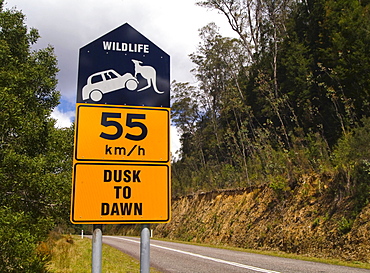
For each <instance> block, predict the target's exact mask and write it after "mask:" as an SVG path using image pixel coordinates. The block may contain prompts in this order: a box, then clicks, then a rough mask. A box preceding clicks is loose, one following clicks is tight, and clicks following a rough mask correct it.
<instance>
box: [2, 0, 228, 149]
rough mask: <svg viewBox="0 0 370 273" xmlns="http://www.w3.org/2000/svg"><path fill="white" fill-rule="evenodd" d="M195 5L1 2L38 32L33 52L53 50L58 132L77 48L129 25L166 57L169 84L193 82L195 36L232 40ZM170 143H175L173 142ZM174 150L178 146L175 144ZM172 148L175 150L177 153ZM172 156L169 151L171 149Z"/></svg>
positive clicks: (125, 0) (68, 107) (70, 95)
mask: <svg viewBox="0 0 370 273" xmlns="http://www.w3.org/2000/svg"><path fill="white" fill-rule="evenodd" d="M196 2H197V0H104V1H102V0H6V5H5V7H7V8H11V7H16V9H18V10H22V11H23V13H24V14H25V15H26V24H27V26H28V27H34V28H36V29H38V30H39V33H40V35H41V39H40V40H39V42H38V44H37V47H39V48H44V47H45V46H47V45H48V44H50V45H52V46H53V47H54V48H55V54H56V55H57V59H58V63H59V65H58V66H59V69H60V72H59V73H58V81H59V84H58V90H59V91H60V92H61V94H62V99H61V104H60V106H58V108H57V109H56V110H55V111H54V117H55V118H57V119H58V122H59V126H69V124H70V123H71V121H72V120H73V118H74V114H75V112H74V111H75V103H76V86H77V67H78V51H79V48H81V47H83V46H84V45H86V44H88V43H90V42H91V41H93V40H95V39H97V38H99V37H100V36H102V35H104V34H106V33H107V32H110V31H111V30H113V29H115V28H117V27H118V26H121V25H122V24H124V23H129V24H130V25H131V26H132V27H134V28H135V29H136V30H137V31H139V32H140V33H141V34H143V35H144V36H145V37H146V38H148V39H149V40H151V41H152V42H153V43H154V44H156V45H157V46H159V47H160V48H161V49H162V50H164V51H165V52H167V53H168V54H169V55H170V56H171V81H172V80H176V81H180V82H188V81H189V82H194V81H195V79H194V77H193V75H192V74H191V72H190V70H191V69H192V68H193V64H192V63H191V61H190V59H189V54H191V53H193V52H195V51H196V48H197V45H198V43H199V42H200V39H199V36H198V34H199V32H198V30H199V29H200V28H202V27H203V26H205V25H207V24H208V23H210V22H215V23H216V24H217V25H218V26H219V27H220V32H221V34H223V35H225V36H232V35H233V33H232V31H231V30H230V27H229V26H228V24H227V20H226V18H225V17H224V16H223V15H221V14H219V13H218V12H217V11H210V10H207V9H205V8H202V7H199V6H197V5H195V3H196ZM172 139H173V140H174V139H175V138H174V137H172ZM173 145H175V146H177V144H176V143H173ZM176 148H177V147H176ZM172 150H173V149H172Z"/></svg>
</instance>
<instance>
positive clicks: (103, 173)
mask: <svg viewBox="0 0 370 273" xmlns="http://www.w3.org/2000/svg"><path fill="white" fill-rule="evenodd" d="M73 171H74V174H73V192H72V207H71V221H72V223H74V224H81V223H89V224H99V223H102V224H107V223H112V224H114V223H163V222H168V221H169V220H170V202H171V192H170V185H169V183H170V182H169V181H170V165H169V163H168V164H120V163H116V164H114V163H77V164H75V166H74V170H73Z"/></svg>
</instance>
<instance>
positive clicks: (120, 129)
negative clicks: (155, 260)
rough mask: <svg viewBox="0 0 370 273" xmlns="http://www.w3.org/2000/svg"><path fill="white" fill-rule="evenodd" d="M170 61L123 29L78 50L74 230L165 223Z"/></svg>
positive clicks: (128, 28) (168, 193)
mask: <svg viewBox="0 0 370 273" xmlns="http://www.w3.org/2000/svg"><path fill="white" fill-rule="evenodd" d="M169 107H170V57H169V55H168V54H166V53H165V52H164V51H163V50H161V49H160V48H159V47H157V46H156V45H155V44H154V43H152V42H151V41H150V40H148V39H147V38H146V37H144V36H143V35H142V34H140V33H139V32H138V31H136V30H135V29H134V28H133V27H131V26H130V25H129V24H127V23H126V24H124V25H122V26H120V27H118V28H116V29H114V30H112V31H111V32H109V33H107V34H105V35H103V36H101V37H100V38H98V39H96V40H94V41H92V42H91V43H89V44H87V45H85V46H84V47H82V48H81V49H80V52H79V67H78V81H77V103H76V120H75V126H76V127H75V128H76V129H75V142H74V144H75V145H74V154H73V178H72V198H71V222H72V223H75V224H81V223H90V224H107V223H114V224H117V223H161V222H168V221H169V220H170V197H171V191H170V149H169V143H170V142H169V135H170V109H169Z"/></svg>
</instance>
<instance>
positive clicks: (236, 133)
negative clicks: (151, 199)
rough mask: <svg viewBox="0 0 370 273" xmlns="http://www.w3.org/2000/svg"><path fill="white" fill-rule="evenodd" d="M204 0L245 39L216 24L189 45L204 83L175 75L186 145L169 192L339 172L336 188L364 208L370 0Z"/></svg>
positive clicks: (274, 184)
mask: <svg viewBox="0 0 370 273" xmlns="http://www.w3.org/2000/svg"><path fill="white" fill-rule="evenodd" d="M198 5H200V6H203V7H206V8H209V9H215V10H217V11H218V12H220V13H222V14H224V15H225V17H226V19H227V20H228V21H229V24H230V27H231V28H232V29H233V30H234V31H235V32H236V33H237V35H238V37H239V39H235V38H233V39H231V38H227V37H222V36H221V35H220V34H219V32H218V28H217V26H216V25H215V24H214V23H211V24H209V25H207V26H205V27H204V28H202V29H201V30H200V37H201V39H202V42H201V43H200V44H199V46H198V49H197V51H196V52H195V53H193V54H191V55H190V58H191V59H192V61H193V62H194V64H195V65H196V68H195V69H194V71H193V72H194V74H195V76H196V77H197V79H198V83H197V85H194V86H193V85H190V84H189V83H187V84H183V83H174V85H173V93H174V96H173V98H172V102H173V107H174V111H173V113H172V116H173V121H174V124H175V125H176V126H178V127H179V128H182V137H181V142H182V145H183V146H182V151H181V156H180V159H179V160H178V161H177V162H175V163H174V164H173V169H172V170H173V193H174V194H175V195H179V194H185V193H188V192H194V191H199V190H211V189H214V188H235V187H246V186H252V185H258V184H261V183H263V184H269V185H270V187H271V188H273V189H275V190H276V192H278V193H279V194H281V193H284V192H289V191H290V190H294V188H295V186H296V185H297V183H300V181H302V179H303V178H302V177H303V176H305V175H316V176H318V177H319V176H322V177H331V178H332V180H331V181H337V183H339V184H341V185H336V186H334V185H333V187H338V190H336V194H340V195H341V196H342V195H343V193H344V194H347V195H350V196H353V198H354V199H356V200H357V201H355V200H354V201H355V202H358V207H359V208H360V207H362V206H363V205H364V204H365V203H366V202H367V201H366V200H367V199H368V196H369V188H368V186H367V184H368V183H367V182H366V181H368V176H367V175H368V166H369V162H370V161H368V160H369V159H368V158H367V154H366V152H365V151H367V150H368V149H366V147H367V145H368V144H367V143H369V141H367V139H368V136H369V135H370V134H369V132H368V129H366V128H367V126H368V125H367V123H368V121H366V119H363V118H366V117H369V116H370V109H369V105H370V104H369V101H368V100H369V90H370V81H369V78H368V76H367V75H368V70H369V67H370V63H369V61H370V57H369V56H370V54H369V52H368V51H369V49H370V48H369V47H368V46H366V45H367V44H369V42H370V41H369V39H370V32H369V26H370V14H369V11H370V3H369V2H368V1H356V0H341V1H334V0H310V1H294V0H292V1H288V0H281V1H271V0H263V1H255V0H248V1H241V0H240V1H239V0H237V1H234V0H233V1H230V0H206V1H201V2H199V3H198ZM356 136H357V137H356ZM362 145H363V146H362ZM361 146H362V148H361ZM326 180H328V181H329V180H330V179H326ZM338 181H342V182H338ZM326 186H328V185H326ZM319 187H320V191H321V189H323V188H325V187H323V185H321V184H320V186H319ZM359 191H362V194H359ZM356 194H357V195H356ZM356 196H357V197H356ZM360 196H362V197H360Z"/></svg>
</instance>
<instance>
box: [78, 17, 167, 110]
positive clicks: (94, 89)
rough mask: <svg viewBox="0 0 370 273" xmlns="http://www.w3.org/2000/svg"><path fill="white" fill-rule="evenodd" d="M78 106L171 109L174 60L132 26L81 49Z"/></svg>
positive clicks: (106, 35) (125, 25)
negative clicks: (104, 105) (97, 105)
mask: <svg viewBox="0 0 370 273" xmlns="http://www.w3.org/2000/svg"><path fill="white" fill-rule="evenodd" d="M77 103H94V104H113V105H117V104H118V105H137V106H155V107H170V56H169V55H168V54H167V53H165V52H164V51H163V50H162V49H160V48H159V47H158V46H156V45H155V44H154V43H152V42H151V41H149V40H148V39H147V38H146V37H144V36H143V35H142V34H140V33H139V32H138V31H136V30H135V29H134V28H133V27H131V26H130V25H129V24H127V23H126V24H124V25H122V26H120V27H118V28H116V29H114V30H113V31H111V32H109V33H107V34H105V35H103V36H102V37H100V38H98V39H96V40H95V41H93V42H91V43H89V44H87V45H85V46H84V47H82V48H81V49H80V53H79V67H78V82H77Z"/></svg>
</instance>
